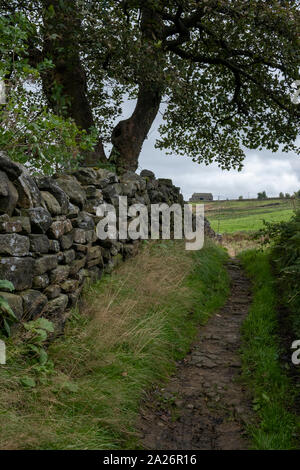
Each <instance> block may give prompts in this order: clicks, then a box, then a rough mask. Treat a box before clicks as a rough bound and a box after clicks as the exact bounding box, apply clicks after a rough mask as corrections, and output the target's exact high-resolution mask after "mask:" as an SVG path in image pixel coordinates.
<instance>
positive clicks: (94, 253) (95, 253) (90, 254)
mask: <svg viewBox="0 0 300 470" xmlns="http://www.w3.org/2000/svg"><path fill="white" fill-rule="evenodd" d="M99 257H102V252H101V248H100V246H97V245H96V246H90V247H89V248H88V250H87V261H90V260H91V259H95V258H99Z"/></svg>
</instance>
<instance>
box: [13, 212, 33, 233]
mask: <svg viewBox="0 0 300 470" xmlns="http://www.w3.org/2000/svg"><path fill="white" fill-rule="evenodd" d="M10 220H11V221H12V222H16V223H19V224H21V226H22V232H23V233H25V234H28V233H31V223H30V219H29V217H26V216H21V215H20V216H14V217H11V219H10Z"/></svg>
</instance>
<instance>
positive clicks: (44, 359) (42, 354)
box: [39, 348, 48, 365]
mask: <svg viewBox="0 0 300 470" xmlns="http://www.w3.org/2000/svg"><path fill="white" fill-rule="evenodd" d="M39 360H40V364H41V365H44V364H46V362H47V361H48V354H47V353H46V351H45V349H43V348H40V357H39Z"/></svg>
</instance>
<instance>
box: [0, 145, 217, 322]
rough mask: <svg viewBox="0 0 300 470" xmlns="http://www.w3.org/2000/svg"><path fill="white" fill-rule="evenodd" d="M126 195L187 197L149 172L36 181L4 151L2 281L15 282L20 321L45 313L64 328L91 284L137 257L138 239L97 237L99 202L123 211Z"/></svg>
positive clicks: (0, 169) (0, 159)
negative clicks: (122, 199) (121, 205)
mask: <svg viewBox="0 0 300 470" xmlns="http://www.w3.org/2000/svg"><path fill="white" fill-rule="evenodd" d="M119 196H127V197H128V205H131V204H134V203H142V204H146V205H147V206H149V205H150V204H151V203H162V202H165V203H167V204H173V203H180V204H183V202H184V201H183V197H182V195H181V193H180V189H179V188H178V187H175V186H174V185H173V183H172V181H171V180H168V179H156V178H155V176H154V174H153V173H152V172H151V171H148V170H143V171H142V172H141V175H140V176H139V175H136V174H135V173H126V174H124V175H123V176H117V175H116V174H114V173H112V172H110V171H108V170H105V169H94V168H79V169H78V170H76V171H73V172H70V173H68V174H57V175H54V176H53V177H38V178H33V177H32V176H31V175H30V174H29V173H28V171H27V170H26V169H25V168H24V167H23V166H22V165H20V164H18V163H15V162H12V161H11V160H9V159H8V158H7V157H6V156H5V155H4V154H3V153H1V152H0V279H7V280H9V281H11V282H12V283H13V285H14V287H15V291H14V293H8V292H3V293H2V292H1V293H0V294H1V295H2V296H4V297H5V298H6V299H7V301H8V303H9V304H10V306H11V307H12V309H13V310H14V312H15V314H16V315H17V317H18V319H19V320H22V321H29V320H33V319H35V318H37V317H39V316H44V317H46V318H49V319H51V320H52V321H53V322H54V323H55V324H56V326H57V328H58V329H61V328H63V325H64V323H65V320H66V318H67V316H68V312H69V310H70V308H71V307H72V306H74V305H75V304H76V302H77V300H78V298H79V296H80V293H81V291H82V288H83V285H84V283H85V281H86V280H87V279H90V280H97V279H100V278H101V276H102V274H103V272H111V270H112V269H113V268H114V266H116V265H117V264H118V263H119V262H120V261H122V260H125V259H126V258H128V257H130V256H133V255H135V254H136V252H137V250H138V245H139V241H137V240H136V241H132V240H129V239H128V240H99V239H98V238H97V236H96V231H95V227H96V224H97V223H98V221H99V220H100V219H99V217H97V215H96V208H97V206H99V205H100V204H101V203H103V202H107V203H110V204H113V205H114V206H115V207H116V208H117V207H118V201H119V200H118V198H119ZM206 229H207V231H209V230H210V229H209V226H208V225H207V226H206Z"/></svg>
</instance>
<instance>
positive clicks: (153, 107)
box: [110, 7, 163, 173]
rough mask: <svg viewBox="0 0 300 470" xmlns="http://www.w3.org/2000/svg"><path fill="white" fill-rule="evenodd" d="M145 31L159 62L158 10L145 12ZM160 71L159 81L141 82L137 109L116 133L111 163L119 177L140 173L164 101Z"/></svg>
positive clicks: (114, 132) (121, 122)
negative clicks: (144, 149)
mask: <svg viewBox="0 0 300 470" xmlns="http://www.w3.org/2000/svg"><path fill="white" fill-rule="evenodd" d="M141 14H142V15H141V31H142V37H143V39H144V41H145V43H146V44H147V45H148V46H150V50H149V57H148V60H149V58H150V56H151V57H152V59H153V63H157V64H158V63H159V60H158V61H155V59H156V56H157V55H159V54H160V52H159V51H158V50H157V49H156V48H155V47H151V44H152V45H153V43H154V42H157V40H159V39H160V38H161V32H162V27H163V24H162V21H161V18H160V16H159V15H158V14H157V13H156V12H155V10H154V9H151V8H149V7H143V8H142V9H141ZM158 68H159V70H157V76H158V80H157V81H155V80H143V79H141V80H140V83H139V93H138V98H137V103H136V107H135V109H134V111H133V113H132V115H131V117H130V118H128V119H125V120H124V121H120V122H119V123H118V124H117V126H116V127H115V128H114V130H113V132H112V139H111V140H112V144H113V148H112V152H111V155H110V160H111V161H112V162H113V163H115V164H116V168H117V171H118V173H122V172H124V171H127V170H130V171H136V169H137V168H138V159H139V155H140V153H141V149H142V146H143V142H144V140H145V139H146V138H147V135H148V132H149V130H150V128H151V126H152V123H153V121H154V119H155V117H156V115H157V113H158V110H159V106H160V103H161V99H162V91H163V86H162V83H161V80H160V73H161V70H160V66H158Z"/></svg>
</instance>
